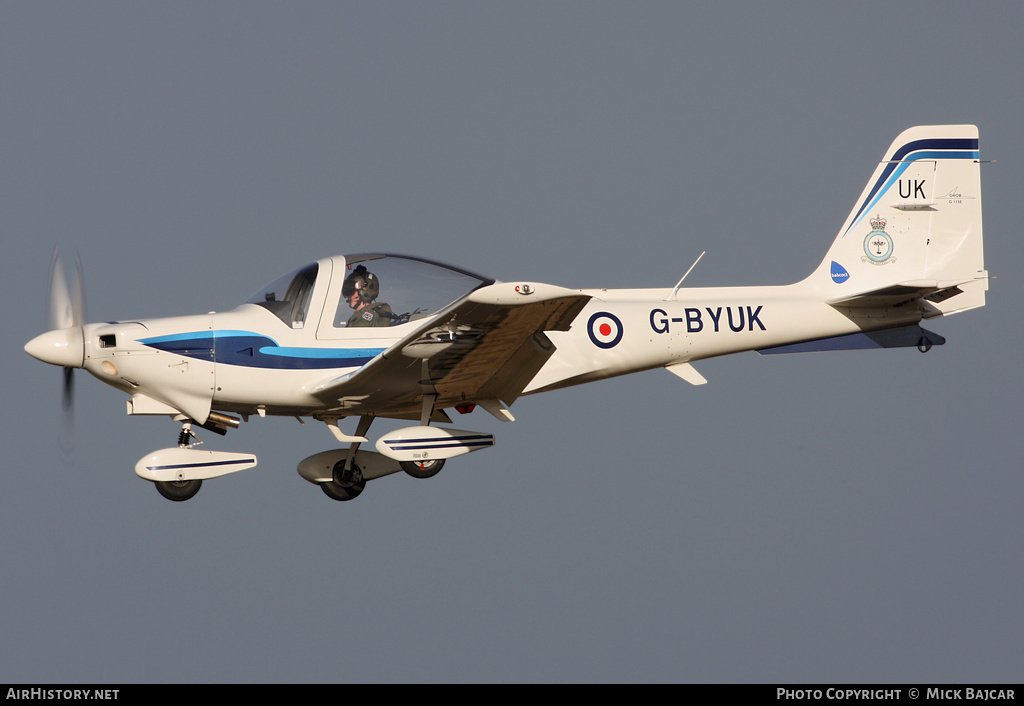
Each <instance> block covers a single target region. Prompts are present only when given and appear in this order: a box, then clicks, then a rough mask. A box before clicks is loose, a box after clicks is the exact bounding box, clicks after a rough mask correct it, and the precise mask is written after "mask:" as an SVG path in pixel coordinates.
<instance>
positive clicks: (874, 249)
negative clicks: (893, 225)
mask: <svg viewBox="0 0 1024 706" xmlns="http://www.w3.org/2000/svg"><path fill="white" fill-rule="evenodd" d="M892 251H893V244H892V237H891V236H890V235H889V234H888V233H886V232H885V219H884V218H879V217H878V216H875V217H874V218H872V219H871V232H870V233H868V235H867V237H866V238H864V254H865V255H866V256H867V257H862V258H861V260H863V261H864V262H867V263H869V264H872V265H887V264H889V263H890V262H896V260H895V259H894V258H893V256H892Z"/></svg>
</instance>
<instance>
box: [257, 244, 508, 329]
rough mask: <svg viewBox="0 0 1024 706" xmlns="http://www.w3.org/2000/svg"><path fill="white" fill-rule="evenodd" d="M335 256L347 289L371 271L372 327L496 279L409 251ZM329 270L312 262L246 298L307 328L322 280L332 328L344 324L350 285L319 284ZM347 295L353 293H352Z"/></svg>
mask: <svg viewBox="0 0 1024 706" xmlns="http://www.w3.org/2000/svg"><path fill="white" fill-rule="evenodd" d="M332 260H333V262H334V263H335V264H334V267H333V273H332V274H331V276H332V277H334V278H340V280H342V281H344V280H346V279H349V280H350V282H349V284H348V285H346V287H347V289H348V290H352V289H353V287H352V286H351V279H353V275H355V277H354V279H356V280H358V281H360V283H362V282H363V281H365V280H366V279H367V277H366V276H367V274H369V275H370V276H371V277H370V281H371V282H372V283H373V285H374V286H373V287H372V288H370V289H369V290H368V291H369V293H371V294H372V295H373V301H374V304H375V307H374V308H375V309H376V310H377V311H378V312H380V315H379V316H378V320H379V322H377V323H375V324H374V325H388V326H396V325H399V324H403V323H406V322H407V321H415V320H416V319H422V318H425V317H427V316H430V315H431V314H434V313H435V312H437V311H439V310H441V309H443V308H444V307H446V306H448V305H449V304H451V303H452V302H454V301H455V300H457V299H459V298H461V297H462V296H464V295H466V294H467V293H469V292H471V291H473V290H474V289H477V288H478V287H483V286H486V285H488V284H493V282H494V280H492V279H487V278H484V277H480V276H478V275H474V274H472V273H470V272H466V271H465V270H460V269H456V268H454V267H449V266H447V265H441V264H439V263H436V262H431V261H429V260H422V259H419V258H415V257H408V256H405V255H376V254H375V255H348V256H346V257H345V258H340V257H338V258H332ZM321 262H324V261H321ZM342 263H344V267H342V266H341V265H342ZM331 272H332V268H331V266H330V262H327V266H325V267H321V265H320V263H317V262H314V263H313V264H311V265H306V266H305V267H301V268H299V269H297V270H295V271H293V272H289V273H288V274H286V275H285V276H283V277H280V278H279V279H276V280H274V281H273V282H271V283H270V284H268V285H267V286H266V287H263V288H262V289H260V290H259V291H258V292H256V293H255V294H254V295H252V296H251V297H249V298H248V299H247V300H246V302H247V303H250V304H256V305H258V306H261V307H263V308H265V309H267V310H268V311H270V312H271V313H273V314H274V315H275V316H277V317H278V318H280V319H281V321H283V322H284V323H285V324H286V325H288V326H290V327H291V328H303V327H304V326H305V325H306V319H307V317H308V316H309V307H310V303H311V301H312V296H313V290H314V287H315V286H317V285H318V284H321V285H322V286H323V290H324V291H328V292H329V293H331V294H329V296H330V297H331V299H333V301H332V300H328V301H326V302H325V303H324V313H325V315H326V314H328V312H331V311H334V312H335V314H334V317H333V322H332V323H333V326H334V327H335V328H343V327H345V326H347V325H348V322H349V319H350V317H351V316H352V314H353V307H352V305H351V303H350V302H351V300H349V299H346V297H345V294H346V292H343V290H344V289H345V288H346V287H342V286H338V285H340V284H342V283H343V282H336V283H334V284H335V286H328V285H330V284H331V283H329V282H322V283H318V282H317V278H318V277H319V276H320V275H321V273H331ZM347 294H349V295H351V291H348V292H347ZM317 296H318V298H319V297H322V296H323V295H322V294H319V295H317ZM316 316H319V314H316Z"/></svg>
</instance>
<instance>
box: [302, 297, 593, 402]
mask: <svg viewBox="0 0 1024 706" xmlns="http://www.w3.org/2000/svg"><path fill="white" fill-rule="evenodd" d="M524 292H525V293H524ZM589 300H590V297H589V296H587V295H583V294H580V293H579V292H575V291H572V290H569V289H563V288H561V287H555V286H552V285H545V284H510V283H505V282H502V283H497V284H492V285H490V286H487V287H482V288H480V289H477V290H475V291H473V292H470V293H469V294H467V295H466V296H465V297H463V298H462V299H460V300H459V301H457V302H455V303H454V304H452V305H451V306H449V307H448V308H447V309H445V310H443V311H442V312H441V313H439V314H438V315H437V316H436V317H434V318H433V319H431V320H430V321H429V322H428V323H426V324H424V325H423V326H421V327H419V328H418V329H417V330H415V331H413V332H412V333H411V334H409V335H408V336H406V337H405V338H403V339H402V340H401V341H399V342H398V343H396V344H394V345H393V346H391V347H390V348H389V349H388V350H386V351H384V352H383V353H381V354H380V355H378V356H377V357H376V358H374V359H373V360H371V361H370V362H369V363H367V364H366V365H364V366H363V367H362V368H360V369H359V370H357V371H356V372H354V373H350V374H349V375H345V376H342V377H338V378H333V379H330V380H326V381H324V382H323V383H321V384H319V385H317V386H316V387H314V389H313V390H312V393H313V394H314V395H315V396H317V397H319V398H320V399H322V400H324V401H325V403H327V404H328V406H329V407H331V408H332V409H336V410H337V411H339V412H341V413H343V414H375V415H378V416H387V417H399V418H419V416H420V412H421V407H422V402H423V395H425V394H433V395H437V398H436V401H435V403H434V406H435V408H436V409H438V410H440V409H443V408H445V407H453V406H455V405H461V404H469V403H479V404H481V405H483V406H485V407H487V408H488V409H493V405H492V404H491V403H492V402H493V401H495V400H500V401H502V402H504V403H505V404H506V405H509V404H512V402H514V401H515V399H516V398H517V397H518V396H519V395H520V393H521V392H522V391H523V389H524V388H525V387H526V385H527V384H528V383H529V382H530V380H532V379H533V377H534V376H535V375H536V374H537V371H539V370H540V369H541V367H543V365H544V363H546V362H547V360H548V358H550V357H551V355H552V354H553V353H554V351H555V347H554V345H553V344H552V343H551V341H550V339H548V337H547V336H545V335H544V332H545V331H567V330H568V329H569V326H570V325H571V324H572V321H573V319H575V318H576V316H577V315H578V314H579V312H580V311H581V310H582V309H583V307H584V306H585V305H586V303H587V301H589Z"/></svg>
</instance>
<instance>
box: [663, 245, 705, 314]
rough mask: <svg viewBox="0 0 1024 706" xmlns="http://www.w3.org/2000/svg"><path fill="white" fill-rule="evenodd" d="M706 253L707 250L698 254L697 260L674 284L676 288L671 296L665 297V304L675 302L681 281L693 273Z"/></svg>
mask: <svg viewBox="0 0 1024 706" xmlns="http://www.w3.org/2000/svg"><path fill="white" fill-rule="evenodd" d="M706 252H707V250H705V251H704V252H702V253H701V254H700V255H699V256H698V257H697V259H696V260H694V261H693V264H692V265H690V269H689V270H687V271H686V274H684V275H683V276H682V277H681V278H680V279H679V281H678V282H676V286H675V288H674V289H673V290H672V293H671V294H669V295H668V296H667V297H665V301H667V302H674V301H675V300H676V292H678V291H679V286H680V285H681V284H682V283H683V280H684V279H686V277H687V275H689V274H690V272H692V271H693V268H694V267H696V266H697V263H698V262H700V259H701V258H702V257H704V253H706Z"/></svg>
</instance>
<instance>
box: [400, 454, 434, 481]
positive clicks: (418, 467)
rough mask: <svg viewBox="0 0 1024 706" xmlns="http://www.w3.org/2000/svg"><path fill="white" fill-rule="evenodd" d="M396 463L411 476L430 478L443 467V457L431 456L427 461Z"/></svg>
mask: <svg viewBox="0 0 1024 706" xmlns="http://www.w3.org/2000/svg"><path fill="white" fill-rule="evenodd" d="M398 465H399V466H401V467H402V470H403V471H405V472H406V473H408V474H409V475H410V476H412V477H413V478H432V477H434V476H436V475H437V474H438V472H439V471H440V470H441V469H442V468H444V459H443V458H432V459H430V460H429V461H399V463H398Z"/></svg>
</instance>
